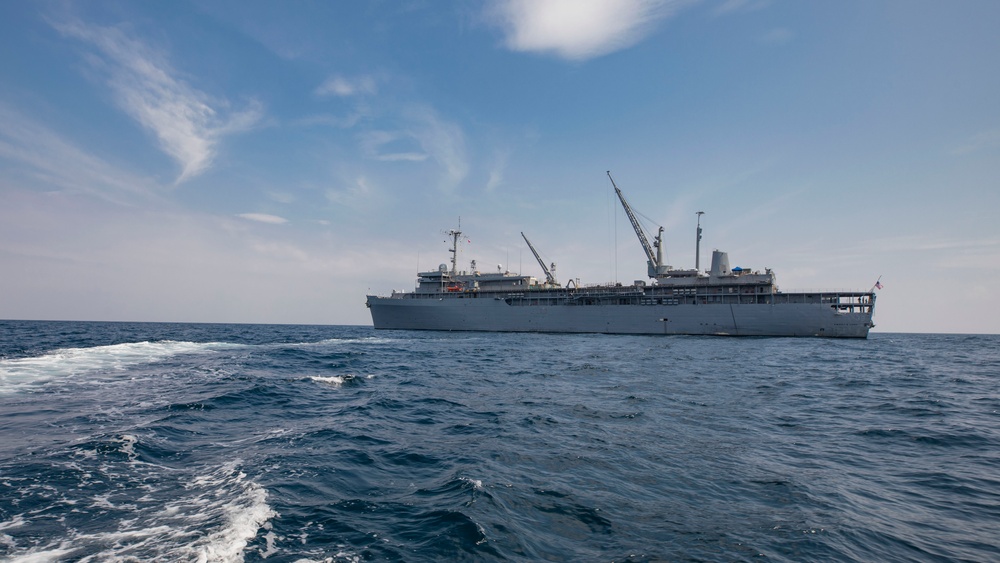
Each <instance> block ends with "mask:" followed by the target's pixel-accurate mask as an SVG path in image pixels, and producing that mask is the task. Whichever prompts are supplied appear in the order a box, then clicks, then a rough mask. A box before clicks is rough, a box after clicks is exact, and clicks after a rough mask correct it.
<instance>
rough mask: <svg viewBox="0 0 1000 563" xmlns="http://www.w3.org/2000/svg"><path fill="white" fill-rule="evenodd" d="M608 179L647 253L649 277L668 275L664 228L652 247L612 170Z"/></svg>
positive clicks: (657, 235)
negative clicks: (664, 256)
mask: <svg viewBox="0 0 1000 563" xmlns="http://www.w3.org/2000/svg"><path fill="white" fill-rule="evenodd" d="M608 178H609V179H610V180H611V185H612V186H614V187H615V194H616V195H618V200H619V201H621V202H622V208H623V209H625V214H626V215H628V220H629V221H630V222H631V223H632V228H633V229H634V230H635V234H636V236H637V237H639V244H641V245H642V249H643V250H644V251H645V252H646V264H647V266H648V271H647V273H648V274H649V277H651V278H654V279H655V278H657V277H659V276H661V275H664V274H666V270H667V267H666V266H665V265H663V244H662V243H663V227H660V230H659V232H658V233H657V234H656V238H654V239H653V244H652V245H650V244H649V240H648V239H647V238H646V233H645V232H644V231H643V230H642V226H641V225H639V220H638V219H636V217H635V213H633V212H632V207H631V206H630V205H629V204H628V202H627V201H625V195H624V194H622V191H621V190H620V189H618V185H617V184H615V179H614V178H612V177H611V171H610V170H608ZM654 246H655V247H656V252H655V253H654V252H653V247H654Z"/></svg>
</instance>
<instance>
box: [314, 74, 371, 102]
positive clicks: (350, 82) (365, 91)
mask: <svg viewBox="0 0 1000 563" xmlns="http://www.w3.org/2000/svg"><path fill="white" fill-rule="evenodd" d="M377 92H378V87H377V85H376V82H375V78H374V77H372V76H359V77H357V78H347V77H344V76H339V75H338V76H331V77H330V78H327V79H326V81H325V82H323V83H322V84H320V86H319V87H318V88H316V95H317V96H341V97H348V96H361V95H370V94H375V93H377Z"/></svg>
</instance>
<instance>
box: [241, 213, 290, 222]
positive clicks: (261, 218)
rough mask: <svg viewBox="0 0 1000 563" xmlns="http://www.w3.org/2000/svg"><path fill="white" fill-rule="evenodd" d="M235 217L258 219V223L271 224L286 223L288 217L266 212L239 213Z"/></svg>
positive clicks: (250, 219)
mask: <svg viewBox="0 0 1000 563" xmlns="http://www.w3.org/2000/svg"><path fill="white" fill-rule="evenodd" d="M237 217H242V218H244V219H247V220H249V221H258V222H260V223H269V224H271V225H281V224H283V223H287V222H288V219H285V218H284V217H278V216H277V215H268V214H267V213H240V214H239V215H237Z"/></svg>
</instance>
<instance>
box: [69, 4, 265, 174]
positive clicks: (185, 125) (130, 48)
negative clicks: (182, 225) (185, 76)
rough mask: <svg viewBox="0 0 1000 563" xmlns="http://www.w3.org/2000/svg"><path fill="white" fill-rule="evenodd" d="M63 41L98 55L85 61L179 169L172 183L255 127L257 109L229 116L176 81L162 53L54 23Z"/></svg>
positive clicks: (222, 104)
mask: <svg viewBox="0 0 1000 563" xmlns="http://www.w3.org/2000/svg"><path fill="white" fill-rule="evenodd" d="M52 25H53V27H55V29H56V30H58V31H59V32H60V33H61V34H62V35H63V36H65V37H71V38H74V39H78V40H80V41H83V42H84V43H87V44H89V45H91V46H93V47H94V48H95V49H96V50H95V52H94V53H91V54H90V56H88V57H87V58H88V60H89V62H91V63H92V64H93V65H94V66H95V67H96V68H97V69H99V70H100V71H102V72H103V73H105V74H106V76H107V80H108V85H109V86H110V87H111V89H112V91H113V92H114V94H115V97H116V100H117V103H118V105H119V106H120V107H121V108H122V110H124V111H125V113H127V114H128V115H130V116H131V117H132V118H133V119H135V120H136V121H138V122H139V123H140V124H141V125H142V126H143V127H145V128H146V129H148V130H150V131H151V132H152V133H153V134H155V135H156V137H157V140H158V141H159V144H160V148H161V149H162V150H163V151H164V152H166V153H167V154H168V155H170V156H171V157H172V158H173V159H174V160H175V161H177V163H178V164H180V166H181V174H180V176H179V177H178V178H177V180H176V182H177V183H181V182H183V181H185V180H187V179H189V178H192V177H194V176H197V175H198V174H201V173H202V172H204V171H205V170H206V169H207V168H208V167H209V166H210V165H211V163H212V160H213V158H214V157H215V154H216V150H217V145H218V142H219V140H220V139H221V138H222V137H223V136H225V135H228V134H232V133H236V132H240V131H244V130H247V129H249V128H251V127H253V126H254V125H255V124H256V123H257V122H258V121H260V118H261V115H262V110H261V107H260V104H258V103H256V102H251V103H250V104H248V106H247V108H246V109H243V110H241V111H233V110H231V109H230V104H229V102H228V101H226V100H223V99H216V98H213V97H212V96H210V95H208V94H206V93H204V92H202V91H200V90H198V89H197V88H195V87H193V86H191V85H190V84H188V83H187V82H186V81H184V80H182V79H181V78H178V77H177V74H178V73H177V71H176V70H174V69H173V68H172V66H171V65H170V63H169V62H168V60H167V57H166V55H165V53H163V52H161V51H159V50H157V49H155V48H153V47H151V46H149V45H147V44H145V43H143V42H142V41H140V40H139V39H136V38H135V37H133V36H131V35H129V34H128V33H127V32H126V31H124V30H123V29H121V28H117V27H102V26H96V25H88V24H86V23H83V22H80V21H69V22H54V23H53V24H52Z"/></svg>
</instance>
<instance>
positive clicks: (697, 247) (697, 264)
mask: <svg viewBox="0 0 1000 563" xmlns="http://www.w3.org/2000/svg"><path fill="white" fill-rule="evenodd" d="M704 214H705V212H704V211H699V212H697V213H695V215H697V216H698V231H697V232H696V235H697V236H696V237H695V239H694V269H695V271H700V270H701V216H702V215H704Z"/></svg>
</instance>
